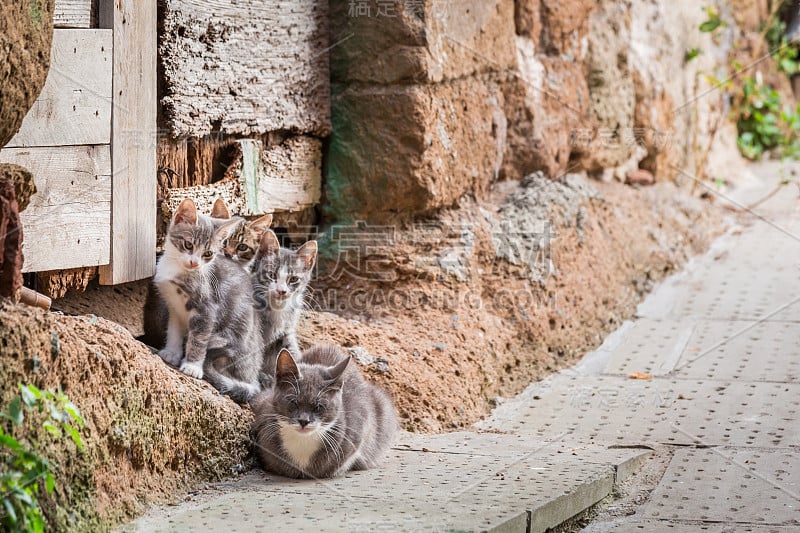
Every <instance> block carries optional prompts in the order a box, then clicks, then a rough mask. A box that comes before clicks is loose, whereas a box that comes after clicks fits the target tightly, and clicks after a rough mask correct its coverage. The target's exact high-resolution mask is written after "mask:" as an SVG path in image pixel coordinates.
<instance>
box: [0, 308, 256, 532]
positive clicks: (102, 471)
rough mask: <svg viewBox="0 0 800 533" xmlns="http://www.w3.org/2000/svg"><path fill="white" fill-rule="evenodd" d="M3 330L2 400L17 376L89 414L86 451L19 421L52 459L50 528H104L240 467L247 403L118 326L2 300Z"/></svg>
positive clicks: (84, 433)
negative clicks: (172, 363)
mask: <svg viewBox="0 0 800 533" xmlns="http://www.w3.org/2000/svg"><path fill="white" fill-rule="evenodd" d="M0 339H2V343H0V384H1V385H2V386H0V405H2V406H7V405H8V403H9V402H10V401H11V399H12V398H13V397H14V396H15V395H16V394H18V390H17V384H18V383H32V384H34V385H36V386H37V387H39V388H49V389H56V388H58V387H61V389H62V390H63V391H64V392H66V393H67V394H68V395H69V397H70V399H71V400H72V401H73V402H74V403H75V404H76V405H77V406H78V408H79V409H80V410H81V411H82V413H83V416H84V418H85V420H86V427H85V429H84V430H83V431H82V437H83V441H84V444H85V450H84V451H83V452H76V451H75V449H74V447H73V446H72V445H71V444H67V443H59V444H50V445H48V444H47V443H49V442H52V440H51V439H49V438H47V437H46V435H45V434H44V431H43V430H42V428H41V427H37V426H36V425H31V424H29V425H27V426H26V427H25V431H27V432H30V433H29V436H30V437H31V438H30V439H29V440H31V441H33V442H38V443H40V446H41V448H42V449H40V450H39V451H40V453H42V454H43V455H44V456H45V457H47V458H48V459H49V460H50V461H51V463H52V464H55V465H57V466H58V470H57V471H56V479H57V489H56V494H55V496H54V498H52V499H47V500H46V506H45V515H46V520H47V523H48V526H49V528H48V529H50V530H52V531H66V530H70V531H76V530H79V531H99V530H105V529H108V528H109V526H111V525H113V524H115V523H118V522H120V521H121V520H123V519H125V518H127V517H130V516H132V515H133V514H135V513H136V512H137V510H140V509H141V508H142V507H143V506H144V505H145V504H147V503H156V502H161V503H167V502H170V501H174V498H175V497H176V494H178V493H180V492H181V491H183V490H186V489H187V488H188V487H190V486H192V485H193V484H196V483H197V482H199V481H203V480H217V479H221V478H223V477H227V476H230V475H232V474H234V473H236V472H237V471H238V470H240V469H242V468H243V462H245V461H246V460H247V458H248V454H249V439H248V431H249V425H250V421H251V420H252V418H251V416H252V415H251V413H250V411H249V410H247V409H244V408H242V407H239V406H238V405H236V404H235V403H233V402H232V401H230V400H229V399H227V398H226V397H224V396H221V395H220V394H218V393H217V392H216V391H215V390H214V389H213V388H211V386H210V385H208V384H206V383H205V382H202V381H197V380H193V379H190V378H188V377H186V376H184V375H182V374H180V373H179V372H178V371H176V370H174V369H170V368H169V367H167V366H166V365H165V364H164V363H163V362H162V361H161V360H160V359H159V357H158V356H157V355H154V354H152V353H151V352H150V351H149V350H148V349H147V348H145V346H144V345H142V344H141V343H139V342H137V341H135V340H134V339H133V338H132V337H131V335H130V333H128V331H127V330H125V329H124V328H122V327H121V326H119V325H117V324H114V323H113V322H109V321H107V320H104V319H98V318H97V317H94V316H83V317H69V316H63V315H57V314H54V313H47V312H44V311H42V310H41V309H37V308H31V307H27V306H22V305H12V304H10V303H7V302H6V303H3V302H0Z"/></svg>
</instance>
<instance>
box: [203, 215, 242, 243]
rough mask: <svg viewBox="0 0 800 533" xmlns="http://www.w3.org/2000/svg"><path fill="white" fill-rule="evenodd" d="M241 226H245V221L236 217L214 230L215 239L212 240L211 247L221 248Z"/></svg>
mask: <svg viewBox="0 0 800 533" xmlns="http://www.w3.org/2000/svg"><path fill="white" fill-rule="evenodd" d="M241 224H244V219H243V218H239V217H236V218H234V219H231V220H230V221H229V222H225V223H224V224H222V225H221V226H219V227H218V228H217V229H216V230H214V238H213V239H212V242H211V246H212V247H217V248H221V247H222V243H223V241H224V240H225V239H227V238H228V237H230V236H231V233H233V232H234V231H235V230H236V228H238V227H239V226H240V225H241Z"/></svg>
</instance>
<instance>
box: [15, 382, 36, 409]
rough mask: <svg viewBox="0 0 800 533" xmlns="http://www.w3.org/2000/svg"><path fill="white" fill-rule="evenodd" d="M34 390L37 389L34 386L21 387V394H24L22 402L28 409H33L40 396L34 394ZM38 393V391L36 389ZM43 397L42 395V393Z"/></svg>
mask: <svg viewBox="0 0 800 533" xmlns="http://www.w3.org/2000/svg"><path fill="white" fill-rule="evenodd" d="M32 389H36V387H34V386H33V385H22V386H20V392H21V393H22V401H23V402H25V405H27V406H28V407H33V406H34V405H36V398H38V397H39V396H38V395H37V394H35V393H34V392H33V390H32ZM36 391H37V392H38V389H36ZM40 395H41V393H40Z"/></svg>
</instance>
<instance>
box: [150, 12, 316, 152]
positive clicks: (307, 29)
mask: <svg viewBox="0 0 800 533" xmlns="http://www.w3.org/2000/svg"><path fill="white" fill-rule="evenodd" d="M327 6H328V4H327V2H319V1H317V0H302V1H300V2H293V3H292V4H291V6H288V5H284V4H278V3H275V2H263V1H262V0H245V1H239V2H233V3H224V5H223V4H220V3H211V4H209V3H199V4H198V3H196V2H189V1H187V0H168V1H165V2H163V15H164V16H163V31H160V32H159V40H160V42H159V59H160V61H161V65H162V69H163V75H164V90H165V92H166V95H165V96H164V98H163V99H162V103H163V105H164V108H165V111H166V116H167V119H168V123H169V126H170V130H171V133H172V134H173V135H174V136H176V137H178V136H194V137H202V136H203V135H206V134H208V133H211V132H212V131H217V132H221V133H229V134H249V133H266V132H269V131H275V130H289V131H293V132H299V133H313V134H316V135H318V136H320V137H324V136H326V135H327V134H328V133H329V132H330V109H329V100H328V95H329V79H330V76H329V71H328V50H327V48H328V46H329V42H328V7H327Z"/></svg>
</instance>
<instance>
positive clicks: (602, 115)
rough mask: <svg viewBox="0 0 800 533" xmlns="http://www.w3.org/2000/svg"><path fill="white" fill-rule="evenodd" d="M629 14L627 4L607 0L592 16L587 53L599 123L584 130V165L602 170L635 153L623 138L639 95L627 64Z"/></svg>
mask: <svg viewBox="0 0 800 533" xmlns="http://www.w3.org/2000/svg"><path fill="white" fill-rule="evenodd" d="M629 47H630V17H629V15H628V12H627V8H626V7H625V6H624V5H622V4H618V3H613V2H604V3H603V4H602V6H601V8H600V9H597V10H595V11H594V13H592V16H591V32H590V34H589V51H588V57H587V69H588V79H587V82H588V85H589V91H590V97H591V106H590V110H591V116H592V119H593V120H594V123H595V124H596V126H597V129H596V130H592V129H589V130H588V131H587V132H584V133H583V137H584V138H585V143H584V153H585V154H586V157H585V158H583V159H582V163H583V166H584V168H586V169H587V170H589V171H590V172H593V173H597V172H601V171H602V170H603V169H606V168H613V167H616V166H618V165H621V164H622V163H624V162H625V161H626V160H628V159H629V158H630V157H631V155H632V154H633V147H632V146H630V145H629V143H626V142H624V141H623V139H622V136H623V134H624V132H626V131H632V130H633V126H634V122H633V109H634V105H635V103H636V96H635V92H634V88H633V80H632V78H631V75H630V70H629V67H628V63H629V60H628V49H629Z"/></svg>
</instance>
